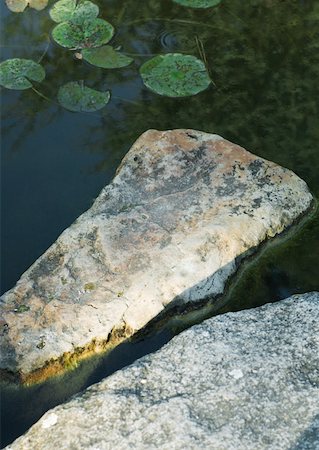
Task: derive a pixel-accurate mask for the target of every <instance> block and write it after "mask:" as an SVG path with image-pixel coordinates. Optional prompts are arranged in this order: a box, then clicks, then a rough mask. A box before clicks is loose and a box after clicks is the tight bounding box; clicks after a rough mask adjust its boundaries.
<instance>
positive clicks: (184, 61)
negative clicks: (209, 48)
mask: <svg viewBox="0 0 319 450" xmlns="http://www.w3.org/2000/svg"><path fill="white" fill-rule="evenodd" d="M140 74H141V76H142V79H143V82H144V84H145V86H147V87H148V88H149V89H151V90H152V91H154V92H156V93H157V94H160V95H165V96H168V97H187V96H190V95H195V94H198V92H201V91H203V90H204V89H206V88H207V87H208V86H209V84H210V83H211V79H210V78H209V75H208V73H207V71H206V67H205V64H204V63H203V61H201V60H200V59H197V58H195V56H192V55H183V54H180V53H168V54H166V55H159V56H155V58H152V59H150V60H149V61H146V62H145V63H144V64H143V65H142V67H141V68H140Z"/></svg>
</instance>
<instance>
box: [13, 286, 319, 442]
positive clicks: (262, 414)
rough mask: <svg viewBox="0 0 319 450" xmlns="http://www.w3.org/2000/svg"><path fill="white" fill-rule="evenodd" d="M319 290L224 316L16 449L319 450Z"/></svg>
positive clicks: (51, 414) (52, 415) (65, 408)
mask: <svg viewBox="0 0 319 450" xmlns="http://www.w3.org/2000/svg"><path fill="white" fill-rule="evenodd" d="M318 429H319V292H313V293H308V294H301V295H295V296H292V297H290V298H289V299H286V300H282V301H280V302H277V303H270V304H267V305H264V306H262V307H259V308H256V309H250V310H244V311H240V312H236V313H227V314H224V315H220V316H216V317H213V318H211V319H208V320H206V321H204V322H203V323H201V324H199V325H196V326H193V327H191V328H189V329H188V330H186V331H183V332H182V333H181V334H180V335H178V336H175V337H174V338H173V339H172V340H171V341H170V342H169V343H168V344H166V345H165V346H164V347H162V348H161V349H160V350H158V351H157V352H155V353H153V354H150V355H147V356H145V357H143V358H141V359H140V360H138V361H135V362H134V363H133V364H132V365H131V366H128V367H126V368H124V369H122V370H119V371H118V372H116V373H115V374H113V375H112V376H110V377H108V378H106V379H104V380H103V381H101V382H100V383H97V384H95V385H93V386H91V387H90V388H88V389H87V390H85V391H84V392H82V393H80V394H78V395H77V396H75V397H73V399H71V400H70V401H69V402H67V403H65V404H62V405H59V406H58V407H56V408H54V409H52V410H50V411H48V412H47V413H46V414H45V415H44V416H43V417H42V418H41V419H40V420H39V421H38V422H37V423H36V424H35V425H33V426H32V427H31V429H30V430H29V431H28V432H27V433H26V434H25V435H24V436H22V437H20V438H18V439H17V440H16V441H14V442H13V444H11V445H9V446H8V447H7V450H33V449H35V448H39V449H40V448H41V449H43V450H53V449H55V448H60V449H61V450H63V449H71V448H76V449H80V448H83V449H84V448H85V449H87V450H96V449H99V450H113V449H114V448H120V449H121V450H126V449H132V448H134V449H136V450H156V449H163V450H169V449H174V450H184V449H189V450H200V449H203V450H206V449H211V450H273V449H276V450H310V449H313V450H314V449H318V448H319V433H318Z"/></svg>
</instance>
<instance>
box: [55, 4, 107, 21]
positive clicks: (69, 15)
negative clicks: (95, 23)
mask: <svg viewBox="0 0 319 450" xmlns="http://www.w3.org/2000/svg"><path fill="white" fill-rule="evenodd" d="M98 15H99V7H98V6H97V5H95V4H94V3H92V2H90V1H87V0H84V1H80V2H77V1H76V0H60V1H58V2H56V3H55V4H54V5H53V7H52V8H51V9H50V17H51V19H52V20H54V22H57V23H60V22H73V23H75V24H81V23H83V22H84V21H85V20H93V19H96V18H97V16H98Z"/></svg>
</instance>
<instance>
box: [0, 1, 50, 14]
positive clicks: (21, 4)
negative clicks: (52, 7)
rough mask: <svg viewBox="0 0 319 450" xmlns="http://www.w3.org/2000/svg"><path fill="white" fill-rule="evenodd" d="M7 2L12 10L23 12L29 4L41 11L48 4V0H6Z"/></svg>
mask: <svg viewBox="0 0 319 450" xmlns="http://www.w3.org/2000/svg"><path fill="white" fill-rule="evenodd" d="M6 4H7V7H8V8H9V9H10V11H12V12H23V11H24V10H25V8H26V7H27V6H28V5H29V6H30V8H34V9H36V10H38V11H41V9H44V8H45V7H46V6H47V4H48V0H6Z"/></svg>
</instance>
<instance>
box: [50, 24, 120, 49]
mask: <svg viewBox="0 0 319 450" xmlns="http://www.w3.org/2000/svg"><path fill="white" fill-rule="evenodd" d="M113 34H114V28H113V26H112V25H111V24H110V23H109V22H107V21H106V20H103V19H89V20H85V21H84V22H82V23H81V24H75V23H73V22H62V23H59V24H58V25H57V26H56V27H55V28H53V31H52V37H53V39H54V40H55V42H56V43H57V44H59V45H61V46H62V47H66V48H73V49H79V48H87V47H88V48H90V47H100V46H101V45H103V44H106V43H107V42H109V41H110V40H111V38H112V36H113Z"/></svg>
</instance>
